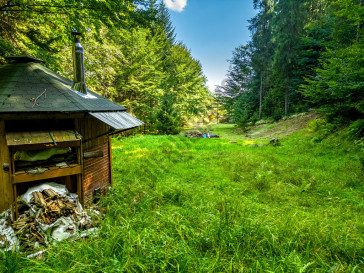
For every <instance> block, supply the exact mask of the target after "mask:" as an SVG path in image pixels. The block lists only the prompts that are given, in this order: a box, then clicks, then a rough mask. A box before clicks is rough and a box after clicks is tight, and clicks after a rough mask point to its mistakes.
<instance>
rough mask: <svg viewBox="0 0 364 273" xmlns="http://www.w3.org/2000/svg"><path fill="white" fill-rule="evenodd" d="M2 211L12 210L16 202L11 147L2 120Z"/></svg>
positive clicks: (0, 143)
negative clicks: (5, 168) (5, 164)
mask: <svg viewBox="0 0 364 273" xmlns="http://www.w3.org/2000/svg"><path fill="white" fill-rule="evenodd" d="M4 163H7V164H8V165H9V170H8V171H5V170H4ZM0 164H1V165H0V179H1V180H0V199H1V200H0V211H4V210H7V209H9V208H10V206H11V204H13V202H14V196H13V186H12V183H11V172H12V168H11V165H12V162H11V157H10V152H9V147H8V146H7V143H6V137H5V121H4V120H0Z"/></svg>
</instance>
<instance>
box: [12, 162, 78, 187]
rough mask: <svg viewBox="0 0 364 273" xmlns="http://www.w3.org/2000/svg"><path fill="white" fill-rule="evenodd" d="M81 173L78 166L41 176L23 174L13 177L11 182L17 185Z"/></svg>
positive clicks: (49, 171)
mask: <svg viewBox="0 0 364 273" xmlns="http://www.w3.org/2000/svg"><path fill="white" fill-rule="evenodd" d="M81 173H82V168H81V166H80V165H79V166H76V167H71V168H62V169H56V170H48V171H45V172H44V173H42V174H33V175H31V174H26V173H25V174H24V173H23V174H18V175H13V176H12V180H13V183H14V184H17V183H23V182H31V181H37V180H44V179H50V178H56V177H62V176H68V175H76V174H81Z"/></svg>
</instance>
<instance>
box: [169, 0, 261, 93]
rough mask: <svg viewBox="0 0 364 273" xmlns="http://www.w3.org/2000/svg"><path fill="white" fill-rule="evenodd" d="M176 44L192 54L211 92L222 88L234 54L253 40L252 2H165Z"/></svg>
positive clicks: (222, 0)
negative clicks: (219, 85)
mask: <svg viewBox="0 0 364 273" xmlns="http://www.w3.org/2000/svg"><path fill="white" fill-rule="evenodd" d="M164 2H165V4H166V6H167V7H168V8H169V9H170V15H171V20H172V23H173V25H174V27H175V32H176V37H177V40H179V41H183V43H184V44H185V45H186V46H187V47H188V48H189V49H190V50H191V53H192V56H193V57H194V58H196V59H198V60H199V61H200V62H201V64H202V67H203V71H204V74H205V75H206V77H207V79H208V83H207V85H208V86H209V88H210V90H211V91H213V90H214V89H215V85H217V84H221V82H222V80H223V79H224V78H225V75H226V72H227V70H228V68H229V63H228V62H227V60H228V59H230V58H231V57H232V51H233V50H234V49H235V48H236V47H238V46H239V45H241V44H244V43H246V42H247V41H249V40H250V33H249V30H248V25H249V23H248V21H247V20H248V19H251V18H252V17H253V16H254V15H255V11H254V9H253V0H164Z"/></svg>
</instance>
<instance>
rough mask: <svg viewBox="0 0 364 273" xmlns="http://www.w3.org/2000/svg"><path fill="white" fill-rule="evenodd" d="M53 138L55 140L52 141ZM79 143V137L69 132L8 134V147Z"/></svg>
mask: <svg viewBox="0 0 364 273" xmlns="http://www.w3.org/2000/svg"><path fill="white" fill-rule="evenodd" d="M52 138H53V139H52ZM53 140H54V141H55V142H56V143H57V146H58V143H63V142H74V141H78V140H79V137H78V136H77V135H75V134H74V133H73V132H68V131H51V132H48V131H42V132H9V133H7V134H6V141H7V144H8V146H19V145H36V144H48V145H54V141H53Z"/></svg>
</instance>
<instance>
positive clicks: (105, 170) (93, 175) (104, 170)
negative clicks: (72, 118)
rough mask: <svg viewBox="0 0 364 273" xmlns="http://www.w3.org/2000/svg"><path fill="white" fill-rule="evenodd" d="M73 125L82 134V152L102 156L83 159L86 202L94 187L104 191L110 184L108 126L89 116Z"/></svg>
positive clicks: (90, 196) (89, 199) (90, 198)
mask: <svg viewBox="0 0 364 273" xmlns="http://www.w3.org/2000/svg"><path fill="white" fill-rule="evenodd" d="M75 127H76V131H77V132H78V133H80V134H81V135H82V139H83V151H84V152H94V151H102V152H103V157H100V158H91V159H85V160H84V172H83V175H84V177H83V195H84V200H85V202H86V203H88V202H89V201H91V200H92V198H93V194H94V191H95V190H96V189H100V190H101V192H102V193H105V192H106V190H107V188H108V187H109V186H110V184H111V180H112V178H111V156H110V155H111V150H110V149H111V146H110V145H109V139H110V138H109V135H108V132H109V130H110V126H108V125H107V124H105V123H103V122H102V121H99V120H98V119H96V118H94V117H92V116H90V117H87V118H84V119H78V120H76V126H75Z"/></svg>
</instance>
